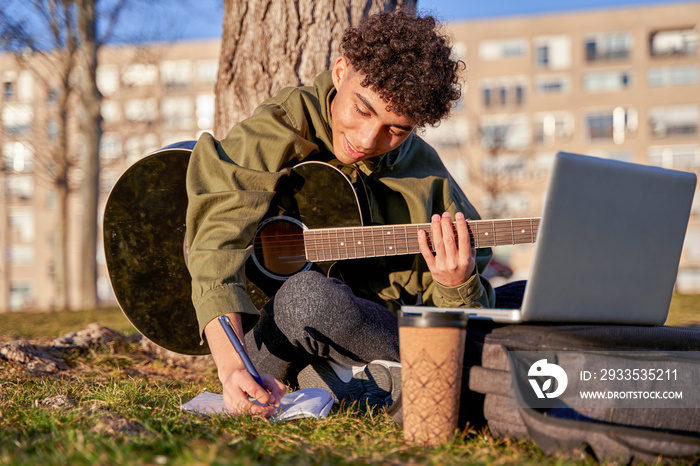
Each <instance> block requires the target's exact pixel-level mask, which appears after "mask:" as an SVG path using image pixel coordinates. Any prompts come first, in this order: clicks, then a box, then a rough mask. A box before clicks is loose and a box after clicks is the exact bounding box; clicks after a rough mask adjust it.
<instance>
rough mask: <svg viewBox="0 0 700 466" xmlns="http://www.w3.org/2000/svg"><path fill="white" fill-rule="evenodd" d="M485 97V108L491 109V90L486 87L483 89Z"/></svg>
mask: <svg viewBox="0 0 700 466" xmlns="http://www.w3.org/2000/svg"><path fill="white" fill-rule="evenodd" d="M483 96H484V107H487V108H488V107H490V106H491V88H490V87H487V86H485V87H484V88H483Z"/></svg>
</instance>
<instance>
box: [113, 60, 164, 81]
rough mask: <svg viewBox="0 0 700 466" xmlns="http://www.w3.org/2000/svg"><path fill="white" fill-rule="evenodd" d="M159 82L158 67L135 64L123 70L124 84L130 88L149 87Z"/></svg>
mask: <svg viewBox="0 0 700 466" xmlns="http://www.w3.org/2000/svg"><path fill="white" fill-rule="evenodd" d="M157 81H158V67H156V65H153V64H148V63H133V64H131V65H126V66H125V67H124V68H122V84H124V85H125V86H129V87H134V86H148V85H150V84H155V83H156V82H157Z"/></svg>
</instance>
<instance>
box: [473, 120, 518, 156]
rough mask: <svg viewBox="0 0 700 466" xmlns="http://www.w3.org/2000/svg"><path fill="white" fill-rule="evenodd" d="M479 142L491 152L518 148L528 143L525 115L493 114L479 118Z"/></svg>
mask: <svg viewBox="0 0 700 466" xmlns="http://www.w3.org/2000/svg"><path fill="white" fill-rule="evenodd" d="M481 144H482V146H483V147H484V148H485V149H486V150H488V151H491V152H497V151H499V150H502V149H505V150H518V149H523V148H525V147H527V146H528V145H529V144H530V124H529V118H528V116H527V115H493V116H489V117H483V118H482V120H481Z"/></svg>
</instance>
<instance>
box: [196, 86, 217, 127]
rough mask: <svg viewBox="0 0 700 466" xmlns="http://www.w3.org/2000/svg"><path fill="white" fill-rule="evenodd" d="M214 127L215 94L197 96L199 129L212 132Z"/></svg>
mask: <svg viewBox="0 0 700 466" xmlns="http://www.w3.org/2000/svg"><path fill="white" fill-rule="evenodd" d="M213 126H214V94H202V95H198V96H197V127H198V128H199V129H201V130H205V131H211V129H212V127H213Z"/></svg>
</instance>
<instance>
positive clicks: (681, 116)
mask: <svg viewBox="0 0 700 466" xmlns="http://www.w3.org/2000/svg"><path fill="white" fill-rule="evenodd" d="M449 30H450V33H451V35H452V36H453V40H454V43H455V50H456V53H457V54H458V55H459V56H460V57H461V58H462V59H463V60H464V61H465V62H466V64H467V69H466V80H465V82H466V86H465V91H466V92H465V93H464V97H463V102H461V103H460V105H459V106H458V108H457V109H456V110H455V111H454V113H453V115H452V116H451V118H450V119H449V120H448V121H446V122H445V123H444V124H443V125H441V126H440V127H438V128H435V129H429V130H428V131H426V134H425V137H426V139H428V140H429V141H430V142H431V143H432V144H433V145H434V146H436V147H437V148H438V151H439V152H440V154H441V156H442V158H443V160H445V162H446V164H447V165H448V168H450V171H451V172H452V174H453V175H454V176H455V178H456V179H457V180H458V181H459V182H460V184H461V185H462V186H463V187H464V189H465V191H466V192H467V193H468V194H469V196H470V197H471V198H472V199H473V202H474V203H475V204H476V205H477V206H478V207H479V209H480V211H481V213H482V215H483V216H484V217H486V218H510V217H529V216H539V215H540V214H541V211H542V206H543V196H544V192H545V189H546V186H547V181H548V175H549V169H550V167H551V165H552V161H553V157H554V154H555V153H556V152H557V151H567V152H574V153H580V154H588V155H594V156H599V157H607V158H612V159H618V160H624V161H628V162H635V163H642V164H650V165H657V166H661V167H665V168H674V169H679V170H687V171H692V172H696V173H697V172H698V169H699V168H700V134H699V132H698V120H699V118H700V77H699V67H700V57H699V56H698V31H699V30H700V3H698V2H690V3H677V4H666V5H664V6H645V7H625V8H617V9H605V10H586V11H575V12H568V13H563V14H559V13H558V14H549V15H542V16H521V17H507V18H499V19H492V20H480V21H465V22H455V23H451V24H449ZM649 216H650V219H653V217H654V213H653V212H649ZM532 251H533V246H529V245H528V246H526V245H519V246H513V247H510V246H502V247H499V248H497V249H496V250H495V253H496V254H497V256H498V257H500V259H501V260H502V261H504V262H506V263H508V264H509V265H510V266H511V267H512V268H513V269H514V271H515V274H514V277H517V278H525V277H526V276H527V273H528V270H529V264H530V261H531V255H532ZM677 287H678V289H679V290H681V291H687V292H691V291H692V292H698V291H700V199H699V198H698V196H696V200H695V202H694V206H693V214H692V218H691V222H690V226H689V228H688V233H687V237H686V241H685V246H684V250H683V256H682V260H681V267H680V271H679V275H678V281H677Z"/></svg>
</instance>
